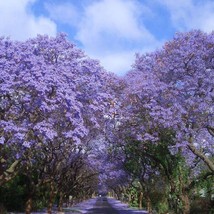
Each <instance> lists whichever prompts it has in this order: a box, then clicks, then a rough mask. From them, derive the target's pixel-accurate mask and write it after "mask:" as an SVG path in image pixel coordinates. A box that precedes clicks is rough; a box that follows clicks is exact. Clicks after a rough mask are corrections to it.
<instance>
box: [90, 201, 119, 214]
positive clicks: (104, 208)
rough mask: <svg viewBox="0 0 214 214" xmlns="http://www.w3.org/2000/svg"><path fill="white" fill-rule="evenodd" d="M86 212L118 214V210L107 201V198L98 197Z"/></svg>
mask: <svg viewBox="0 0 214 214" xmlns="http://www.w3.org/2000/svg"><path fill="white" fill-rule="evenodd" d="M87 214H119V212H118V211H117V210H116V209H114V208H113V207H112V206H111V205H110V204H109V203H108V200H107V198H105V197H100V198H98V199H97V201H96V203H95V205H94V207H93V208H92V209H90V210H89V211H88V212H87Z"/></svg>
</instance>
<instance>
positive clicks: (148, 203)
mask: <svg viewBox="0 0 214 214" xmlns="http://www.w3.org/2000/svg"><path fill="white" fill-rule="evenodd" d="M146 204H147V211H148V212H149V213H151V212H152V203H151V199H150V197H149V196H146Z"/></svg>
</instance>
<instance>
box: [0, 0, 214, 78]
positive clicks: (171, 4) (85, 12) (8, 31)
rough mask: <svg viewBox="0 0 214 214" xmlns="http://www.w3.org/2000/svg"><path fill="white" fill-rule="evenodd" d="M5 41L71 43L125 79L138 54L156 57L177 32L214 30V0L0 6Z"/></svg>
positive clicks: (7, 0) (19, 1)
mask: <svg viewBox="0 0 214 214" xmlns="http://www.w3.org/2000/svg"><path fill="white" fill-rule="evenodd" d="M0 20H1V21H0V36H6V37H7V36H9V37H10V38H11V39H13V40H22V41H24V40H26V39H28V38H33V37H36V36H37V35H38V34H42V35H43V34H47V35H50V36H56V35H57V34H58V33H60V32H64V33H66V34H67V36H68V39H69V41H71V42H72V43H74V44H76V46H77V47H79V48H81V49H82V50H83V51H85V53H86V54H87V55H88V56H89V57H91V58H94V59H98V60H99V61H100V63H101V65H102V66H103V67H104V68H105V69H106V70H107V71H111V72H114V73H116V74H117V75H124V74H125V73H126V72H127V71H129V70H130V69H131V65H132V64H133V63H134V59H135V53H146V52H151V51H155V50H156V49H158V48H161V46H162V45H163V44H164V43H165V42H166V41H168V40H170V39H172V38H173V36H174V35H175V33H176V32H187V31H190V30H192V29H200V30H202V31H204V32H208V33H209V32H211V31H212V30H214V0H0Z"/></svg>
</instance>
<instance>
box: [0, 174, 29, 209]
mask: <svg viewBox="0 0 214 214" xmlns="http://www.w3.org/2000/svg"><path fill="white" fill-rule="evenodd" d="M24 180H25V178H24V177H23V176H17V177H15V178H14V179H13V180H11V181H10V182H8V183H7V184H5V185H4V186H2V187H0V204H2V205H4V207H5V209H6V210H7V211H23V210H24V206H25V204H24V201H25V197H26V186H25V185H23V183H24Z"/></svg>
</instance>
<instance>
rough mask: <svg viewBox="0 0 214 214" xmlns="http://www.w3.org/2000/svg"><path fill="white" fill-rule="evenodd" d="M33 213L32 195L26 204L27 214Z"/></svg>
mask: <svg viewBox="0 0 214 214" xmlns="http://www.w3.org/2000/svg"><path fill="white" fill-rule="evenodd" d="M31 211H32V195H30V196H29V197H28V199H27V202H26V203H25V213H26V214H30V213H31Z"/></svg>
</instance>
